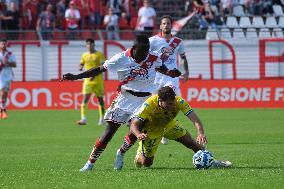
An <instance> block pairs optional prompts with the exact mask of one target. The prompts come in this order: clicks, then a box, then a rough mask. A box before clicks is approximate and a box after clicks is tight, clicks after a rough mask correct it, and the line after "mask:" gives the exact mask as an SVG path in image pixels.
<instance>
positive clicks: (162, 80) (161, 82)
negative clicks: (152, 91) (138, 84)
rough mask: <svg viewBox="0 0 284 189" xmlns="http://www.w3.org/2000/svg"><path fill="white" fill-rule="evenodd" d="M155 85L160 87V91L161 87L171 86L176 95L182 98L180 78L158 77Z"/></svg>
mask: <svg viewBox="0 0 284 189" xmlns="http://www.w3.org/2000/svg"><path fill="white" fill-rule="evenodd" d="M155 84H156V85H158V89H160V88H161V87H165V86H169V87H171V88H172V89H173V90H174V91H175V93H176V95H178V96H181V92H180V86H179V78H171V77H168V76H160V77H156V79H155ZM157 92H158V91H157Z"/></svg>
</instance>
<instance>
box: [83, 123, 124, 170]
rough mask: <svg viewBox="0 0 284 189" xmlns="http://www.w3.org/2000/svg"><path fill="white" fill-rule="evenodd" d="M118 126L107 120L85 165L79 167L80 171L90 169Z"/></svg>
mask: <svg viewBox="0 0 284 189" xmlns="http://www.w3.org/2000/svg"><path fill="white" fill-rule="evenodd" d="M119 126H120V124H116V123H114V122H111V121H107V126H106V128H105V131H104V133H103V134H102V135H101V137H100V138H98V139H97V140H96V143H95V145H94V147H93V149H92V152H91V154H90V156H89V159H88V162H87V163H86V164H85V166H84V167H83V168H82V169H80V171H81V172H86V171H89V170H92V168H93V166H94V163H95V162H96V161H97V160H98V159H99V157H100V156H101V154H102V153H103V151H104V150H105V148H106V146H107V144H108V143H109V141H110V140H111V139H112V137H113V136H114V134H115V133H116V131H117V129H118V128H119Z"/></svg>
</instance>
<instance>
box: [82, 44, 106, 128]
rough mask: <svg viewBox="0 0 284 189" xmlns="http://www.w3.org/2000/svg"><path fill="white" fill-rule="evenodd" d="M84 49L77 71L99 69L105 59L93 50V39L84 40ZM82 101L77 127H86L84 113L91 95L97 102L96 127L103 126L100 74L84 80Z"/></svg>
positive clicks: (101, 76) (101, 78) (102, 87)
mask: <svg viewBox="0 0 284 189" xmlns="http://www.w3.org/2000/svg"><path fill="white" fill-rule="evenodd" d="M86 47H87V50H88V51H87V52H85V53H83V54H82V57H81V61H80V65H79V70H80V71H82V70H83V69H85V70H89V69H92V68H96V67H99V66H100V65H101V64H102V63H103V62H104V61H105V57H104V55H103V53H101V52H99V51H97V50H96V49H95V42H94V40H93V39H86ZM82 93H83V101H82V103H81V120H79V121H77V124H78V125H86V124H87V118H86V111H87V108H88V102H89V99H90V97H91V95H92V94H93V93H95V95H96V96H97V98H98V102H99V114H100V118H99V122H98V125H104V119H103V117H104V113H105V108H104V99H103V96H104V81H103V75H102V74H100V75H98V76H95V77H89V78H85V79H84V83H83V89H82Z"/></svg>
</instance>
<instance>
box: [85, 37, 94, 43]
mask: <svg viewBox="0 0 284 189" xmlns="http://www.w3.org/2000/svg"><path fill="white" fill-rule="evenodd" d="M86 43H95V40H94V39H92V38H87V39H86Z"/></svg>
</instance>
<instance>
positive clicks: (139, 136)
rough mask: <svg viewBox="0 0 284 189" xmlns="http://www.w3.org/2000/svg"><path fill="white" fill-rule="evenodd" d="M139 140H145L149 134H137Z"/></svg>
mask: <svg viewBox="0 0 284 189" xmlns="http://www.w3.org/2000/svg"><path fill="white" fill-rule="evenodd" d="M137 138H138V140H145V139H146V138H147V134H145V133H140V134H138V135H137Z"/></svg>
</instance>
